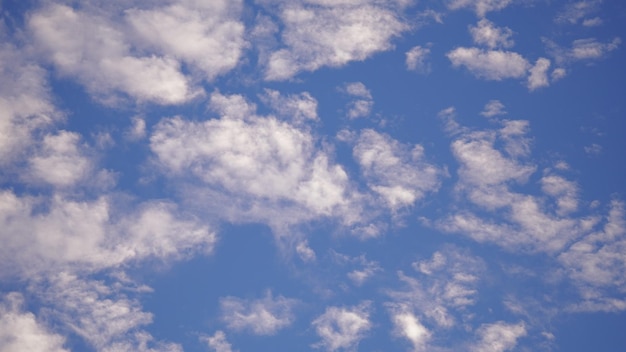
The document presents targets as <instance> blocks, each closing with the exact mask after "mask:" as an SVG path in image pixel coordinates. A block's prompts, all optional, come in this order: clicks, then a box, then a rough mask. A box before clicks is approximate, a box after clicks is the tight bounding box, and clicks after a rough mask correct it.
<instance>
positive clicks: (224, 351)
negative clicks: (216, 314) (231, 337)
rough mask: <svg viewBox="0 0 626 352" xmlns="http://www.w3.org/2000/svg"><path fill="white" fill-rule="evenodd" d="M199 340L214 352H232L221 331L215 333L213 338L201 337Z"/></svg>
mask: <svg viewBox="0 0 626 352" xmlns="http://www.w3.org/2000/svg"><path fill="white" fill-rule="evenodd" d="M200 340H202V341H203V342H205V343H206V344H207V345H208V346H209V348H211V349H213V350H214V351H215V352H233V349H232V346H231V344H230V343H229V342H228V341H227V340H226V334H225V333H224V332H223V331H221V330H218V331H216V332H215V334H213V336H203V337H201V338H200Z"/></svg>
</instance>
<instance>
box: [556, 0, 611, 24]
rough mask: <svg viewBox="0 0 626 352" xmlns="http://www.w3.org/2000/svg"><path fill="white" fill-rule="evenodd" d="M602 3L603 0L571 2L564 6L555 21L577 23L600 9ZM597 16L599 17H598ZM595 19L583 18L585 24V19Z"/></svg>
mask: <svg viewBox="0 0 626 352" xmlns="http://www.w3.org/2000/svg"><path fill="white" fill-rule="evenodd" d="M601 3H602V0H583V1H577V2H571V3H569V4H567V5H565V7H564V8H563V10H561V11H560V12H559V14H558V15H557V16H556V18H555V21H556V22H557V23H570V24H576V23H578V22H579V21H580V20H582V19H584V18H585V17H587V16H589V15H590V14H592V13H594V12H596V11H598V9H599V7H600V6H599V5H600V4H601ZM596 18H597V17H596ZM589 20H593V19H589V18H586V19H584V20H583V25H585V24H584V23H585V21H589Z"/></svg>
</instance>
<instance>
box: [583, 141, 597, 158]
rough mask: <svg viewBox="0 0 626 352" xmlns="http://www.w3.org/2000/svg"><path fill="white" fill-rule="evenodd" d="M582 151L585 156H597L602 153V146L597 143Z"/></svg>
mask: <svg viewBox="0 0 626 352" xmlns="http://www.w3.org/2000/svg"><path fill="white" fill-rule="evenodd" d="M583 149H584V150H585V153H587V155H599V154H601V153H602V146H601V145H600V144H597V143H592V144H590V145H586V146H585V147H584V148H583Z"/></svg>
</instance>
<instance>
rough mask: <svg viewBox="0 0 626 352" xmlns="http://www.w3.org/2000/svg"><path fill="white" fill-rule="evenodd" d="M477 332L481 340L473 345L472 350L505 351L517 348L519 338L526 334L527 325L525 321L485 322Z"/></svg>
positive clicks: (480, 351) (477, 351)
mask: <svg viewBox="0 0 626 352" xmlns="http://www.w3.org/2000/svg"><path fill="white" fill-rule="evenodd" d="M476 333H477V335H478V336H479V338H480V340H479V341H478V343H476V344H475V345H474V346H472V349H471V350H472V351H475V352H504V351H510V350H511V349H513V348H515V346H516V345H517V340H518V339H519V338H521V337H523V336H525V335H526V327H525V325H524V323H518V324H507V323H505V322H501V321H500V322H497V323H493V324H484V325H482V326H481V327H480V328H479V329H478V330H477V331H476Z"/></svg>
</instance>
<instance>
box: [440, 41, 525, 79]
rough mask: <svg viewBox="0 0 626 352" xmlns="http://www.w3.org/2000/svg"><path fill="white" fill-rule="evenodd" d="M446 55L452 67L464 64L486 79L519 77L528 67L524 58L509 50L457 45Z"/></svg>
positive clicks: (474, 73) (523, 74)
mask: <svg viewBox="0 0 626 352" xmlns="http://www.w3.org/2000/svg"><path fill="white" fill-rule="evenodd" d="M446 56H447V57H448V59H450V61H451V62H452V65H453V66H454V67H459V66H465V67H466V68H467V69H468V70H469V71H470V72H471V73H472V74H473V75H475V76H476V77H478V78H483V79H486V80H495V81H500V80H502V79H506V78H521V77H523V76H525V75H526V71H527V70H528V69H529V67H530V64H529V63H528V61H526V59H524V58H523V57H522V56H521V55H520V54H518V53H515V52H511V51H500V50H488V51H485V50H482V49H478V48H463V47H459V48H456V49H454V50H452V51H450V52H449V53H448V54H446Z"/></svg>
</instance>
